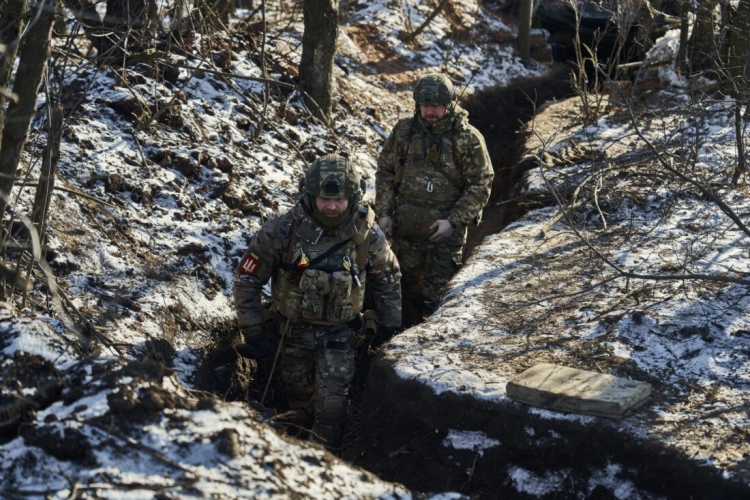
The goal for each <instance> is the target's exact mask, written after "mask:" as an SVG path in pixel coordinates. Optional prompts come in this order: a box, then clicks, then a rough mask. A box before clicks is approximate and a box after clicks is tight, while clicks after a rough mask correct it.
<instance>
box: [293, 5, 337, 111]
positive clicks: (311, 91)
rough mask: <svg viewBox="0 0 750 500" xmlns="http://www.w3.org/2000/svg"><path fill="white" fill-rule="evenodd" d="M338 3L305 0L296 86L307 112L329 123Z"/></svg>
mask: <svg viewBox="0 0 750 500" xmlns="http://www.w3.org/2000/svg"><path fill="white" fill-rule="evenodd" d="M338 8H339V7H338V0H304V7H303V9H304V21H305V33H304V35H303V36H302V60H301V61H300V65H299V83H300V87H302V90H303V91H304V92H305V102H306V103H307V107H308V108H309V109H310V111H311V112H312V113H313V114H315V115H316V116H318V118H321V119H323V120H324V121H326V122H328V120H329V119H330V117H331V110H332V106H333V105H332V99H331V94H332V92H333V58H334V56H335V55H336V39H337V37H338V31H339V21H338Z"/></svg>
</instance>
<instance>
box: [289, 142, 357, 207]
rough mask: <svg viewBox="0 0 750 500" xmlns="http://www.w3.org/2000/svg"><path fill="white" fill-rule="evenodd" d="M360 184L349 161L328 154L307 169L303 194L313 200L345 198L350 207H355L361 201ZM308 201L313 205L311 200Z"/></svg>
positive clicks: (354, 168)
mask: <svg viewBox="0 0 750 500" xmlns="http://www.w3.org/2000/svg"><path fill="white" fill-rule="evenodd" d="M362 184H363V183H362V180H361V178H360V175H359V172H358V171H357V168H356V167H355V166H354V164H353V163H352V162H351V160H349V159H348V158H344V157H343V156H339V155H335V154H329V155H325V156H321V157H320V158H318V159H317V160H315V161H314V162H312V164H311V165H310V167H309V168H308V169H307V172H306V173H305V179H304V187H303V192H304V194H306V195H309V196H310V197H313V198H314V197H316V196H319V197H321V198H346V199H348V200H349V206H350V207H356V206H358V205H359V202H360V201H361V199H362V194H363V191H364V190H363V187H362ZM308 201H309V202H311V205H314V201H313V200H312V199H311V200H308Z"/></svg>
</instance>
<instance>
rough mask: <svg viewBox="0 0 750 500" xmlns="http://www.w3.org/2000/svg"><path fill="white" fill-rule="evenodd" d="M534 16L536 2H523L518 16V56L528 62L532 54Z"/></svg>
mask: <svg viewBox="0 0 750 500" xmlns="http://www.w3.org/2000/svg"><path fill="white" fill-rule="evenodd" d="M533 15H534V0H521V11H520V13H519V14H518V55H520V56H521V59H523V60H527V59H528V58H529V54H530V50H529V49H530V47H531V43H530V36H531V18H532V16H533Z"/></svg>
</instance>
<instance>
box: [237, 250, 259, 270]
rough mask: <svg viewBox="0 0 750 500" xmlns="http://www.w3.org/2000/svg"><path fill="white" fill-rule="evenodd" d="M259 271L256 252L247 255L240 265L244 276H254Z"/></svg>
mask: <svg viewBox="0 0 750 500" xmlns="http://www.w3.org/2000/svg"><path fill="white" fill-rule="evenodd" d="M256 269H258V256H257V255H256V254H255V253H254V252H250V253H249V254H247V255H245V258H244V259H242V264H240V270H241V271H242V273H243V274H253V273H254V272H255V270H256Z"/></svg>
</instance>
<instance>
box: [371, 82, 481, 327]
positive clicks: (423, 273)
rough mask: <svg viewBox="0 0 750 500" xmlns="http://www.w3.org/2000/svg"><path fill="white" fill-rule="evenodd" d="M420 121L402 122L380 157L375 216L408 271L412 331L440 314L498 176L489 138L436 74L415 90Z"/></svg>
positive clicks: (406, 281)
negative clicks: (470, 233)
mask: <svg viewBox="0 0 750 500" xmlns="http://www.w3.org/2000/svg"><path fill="white" fill-rule="evenodd" d="M413 97H414V103H415V105H416V108H415V112H414V116H412V117H410V118H405V119H402V120H399V122H398V123H397V124H396V126H395V127H394V129H393V131H392V132H391V134H390V136H389V137H388V139H387V140H386V141H385V144H384V145H383V149H382V151H381V153H380V156H379V157H378V170H377V173H376V190H377V192H376V202H375V211H376V213H377V214H378V217H379V219H378V224H379V226H380V228H381V229H382V230H383V232H384V233H385V234H386V236H388V237H392V238H393V247H394V251H395V252H396V255H397V256H398V259H399V262H400V264H401V272H402V273H403V279H402V284H403V291H404V296H406V297H410V298H414V299H415V300H414V301H410V302H411V303H416V304H417V308H416V310H414V311H407V310H405V311H404V324H405V326H410V325H411V324H413V323H414V322H416V321H418V320H419V319H420V318H422V317H424V316H429V315H430V314H432V313H433V312H434V311H435V309H437V306H438V303H439V300H440V294H441V291H442V288H443V287H444V286H445V284H446V283H447V282H448V281H449V280H450V279H451V277H453V275H454V274H455V273H456V272H457V271H458V268H459V266H460V265H461V263H462V259H463V255H462V253H463V247H464V245H465V244H466V235H467V226H468V225H469V224H478V223H479V221H480V218H481V214H482V209H483V208H484V206H485V205H486V204H487V201H488V200H489V196H490V191H491V188H492V180H493V178H494V172H493V170H492V163H491V161H490V158H489V155H488V153H487V147H486V145H485V142H484V137H483V136H482V134H481V133H480V132H479V131H478V130H477V129H476V128H474V127H472V126H471V125H470V124H469V122H468V112H467V111H466V110H464V109H463V108H461V106H459V105H458V103H457V102H456V100H457V99H456V90H455V87H454V86H453V83H452V82H451V81H450V79H449V78H448V77H447V76H445V75H441V74H429V75H427V76H425V77H423V78H422V79H420V80H419V82H418V83H417V84H416V86H415V87H414V92H413Z"/></svg>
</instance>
